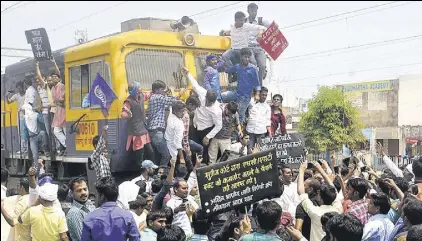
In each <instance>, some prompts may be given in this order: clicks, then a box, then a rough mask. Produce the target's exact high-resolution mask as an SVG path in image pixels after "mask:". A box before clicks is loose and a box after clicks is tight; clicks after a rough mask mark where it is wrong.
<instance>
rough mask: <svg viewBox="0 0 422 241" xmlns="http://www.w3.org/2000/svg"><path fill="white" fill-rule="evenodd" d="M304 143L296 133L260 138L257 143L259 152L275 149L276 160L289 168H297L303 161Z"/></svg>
mask: <svg viewBox="0 0 422 241" xmlns="http://www.w3.org/2000/svg"><path fill="white" fill-rule="evenodd" d="M304 144H305V143H304V141H303V140H302V138H301V137H300V136H299V134H297V133H291V134H286V135H284V136H282V135H277V136H273V137H266V138H262V139H261V142H260V143H259V150H260V151H265V150H269V149H273V148H275V149H276V150H277V152H276V155H277V160H278V161H279V164H281V163H283V164H286V165H288V166H290V167H293V168H295V167H298V166H299V165H300V163H302V162H303V161H304V159H305V152H304Z"/></svg>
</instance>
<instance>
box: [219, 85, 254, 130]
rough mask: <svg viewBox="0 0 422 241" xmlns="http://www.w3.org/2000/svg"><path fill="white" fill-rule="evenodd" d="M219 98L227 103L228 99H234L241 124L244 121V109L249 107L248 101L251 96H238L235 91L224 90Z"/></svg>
mask: <svg viewBox="0 0 422 241" xmlns="http://www.w3.org/2000/svg"><path fill="white" fill-rule="evenodd" d="M221 98H222V99H223V102H225V103H227V102H230V101H236V102H237V104H238V105H239V110H238V113H239V122H240V124H241V125H242V124H243V123H244V122H245V118H246V117H245V116H246V110H247V109H248V107H249V103H250V102H251V98H252V97H251V96H249V97H247V96H238V94H237V91H226V92H224V93H222V94H221Z"/></svg>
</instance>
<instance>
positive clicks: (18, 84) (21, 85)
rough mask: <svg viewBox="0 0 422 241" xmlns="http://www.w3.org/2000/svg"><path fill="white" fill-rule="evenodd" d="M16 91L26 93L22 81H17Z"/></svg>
mask: <svg viewBox="0 0 422 241" xmlns="http://www.w3.org/2000/svg"><path fill="white" fill-rule="evenodd" d="M16 91H17V92H18V93H20V94H25V87H24V85H23V82H22V81H19V82H18V83H16Z"/></svg>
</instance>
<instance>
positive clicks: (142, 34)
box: [0, 18, 231, 187]
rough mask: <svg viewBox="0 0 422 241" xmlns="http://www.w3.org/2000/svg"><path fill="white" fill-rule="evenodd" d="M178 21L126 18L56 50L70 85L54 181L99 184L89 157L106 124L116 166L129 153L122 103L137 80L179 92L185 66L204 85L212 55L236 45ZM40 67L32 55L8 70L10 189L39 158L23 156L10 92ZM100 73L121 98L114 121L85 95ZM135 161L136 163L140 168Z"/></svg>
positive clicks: (52, 166)
mask: <svg viewBox="0 0 422 241" xmlns="http://www.w3.org/2000/svg"><path fill="white" fill-rule="evenodd" d="M175 22H176V23H177V22H178V21H177V20H163V19H155V18H140V19H135V20H130V21H127V22H124V23H122V31H121V32H118V33H114V34H111V35H108V36H104V37H101V38H98V39H95V40H91V41H87V42H85V43H81V44H77V45H74V46H71V47H68V48H64V49H59V50H57V51H54V52H53V56H54V59H55V61H56V63H57V65H58V67H59V69H60V72H61V79H62V81H63V82H64V84H65V86H66V95H65V106H66V146H67V154H66V156H55V155H51V157H45V156H42V157H41V158H42V159H44V160H45V161H46V162H47V163H48V165H49V172H52V173H53V174H54V175H55V179H57V180H60V181H63V182H65V181H67V180H69V179H70V178H72V177H75V176H86V177H87V178H88V181H89V183H90V184H92V183H94V181H95V173H94V171H93V170H92V168H90V166H88V165H87V162H88V157H89V156H90V155H91V154H92V152H93V150H94V147H93V145H92V139H93V137H95V136H96V135H99V134H100V133H101V130H102V128H103V126H104V125H108V149H109V154H110V163H111V169H112V171H113V170H114V169H116V168H117V166H119V165H120V164H121V163H120V162H121V160H122V158H124V157H125V154H126V150H125V144H126V138H127V134H126V131H125V121H124V120H122V119H121V118H120V113H121V109H122V103H123V101H124V100H125V99H126V98H127V96H128V95H129V94H128V85H130V84H131V83H133V82H134V81H138V82H140V83H141V87H142V88H143V89H144V90H145V91H148V90H150V89H151V85H152V83H153V81H155V80H162V81H164V82H165V83H166V84H167V85H168V86H175V87H176V89H178V88H182V87H183V88H186V87H188V88H189V86H188V82H187V80H186V79H185V78H183V77H182V76H183V75H182V73H181V70H182V68H183V67H184V66H186V67H187V68H188V69H189V71H190V72H191V73H192V74H193V76H195V77H196V78H197V79H198V81H199V82H201V80H203V70H204V69H205V58H206V56H207V55H209V54H211V53H213V54H217V55H221V54H222V53H223V52H224V51H225V50H227V49H228V48H230V44H231V41H230V38H228V37H222V36H209V35H202V34H200V32H199V29H198V26H197V24H196V23H194V22H193V24H191V26H185V25H183V24H180V22H179V24H175ZM175 26H176V27H175ZM180 26H181V27H180ZM178 27H180V28H179V29H176V28H178ZM35 66H36V63H35V60H34V59H33V58H28V59H24V60H22V61H20V62H18V63H15V64H12V65H10V66H6V68H5V72H4V75H2V81H1V121H0V122H1V158H2V164H1V165H2V167H4V166H5V167H7V168H8V169H9V172H10V175H11V177H12V178H11V179H14V180H11V181H9V183H10V185H8V186H11V187H15V185H16V183H17V182H18V178H20V177H21V176H23V175H25V174H26V173H27V171H28V169H29V167H30V165H31V163H32V160H29V158H28V157H25V156H22V155H19V154H16V152H17V151H18V150H19V148H20V144H19V142H20V137H19V135H18V125H19V122H18V112H17V104H16V103H11V104H7V103H6V101H5V100H6V93H7V91H9V90H14V89H15V85H16V83H17V82H18V81H22V80H23V79H24V78H25V77H27V76H34V75H35ZM39 66H40V70H41V72H42V73H43V74H44V75H47V74H49V73H51V71H52V70H54V68H55V67H54V64H52V63H51V62H50V61H43V62H41V63H40V64H39ZM97 73H100V74H101V76H103V78H104V79H105V80H106V81H107V83H108V84H109V85H110V87H111V88H112V89H113V90H114V92H115V94H116V96H117V98H118V99H117V100H115V101H114V102H113V104H112V105H111V107H110V111H109V116H108V117H107V118H105V117H104V116H103V114H102V112H101V109H100V108H99V107H98V106H90V107H89V108H82V102H83V98H84V96H85V95H86V94H87V93H89V88H90V86H91V84H92V82H93V81H94V79H95V76H96V74H97ZM223 77H224V78H221V79H222V81H223V82H224V83H222V85H223V86H229V81H227V78H226V77H227V76H223ZM186 97H187V96H185V98H186ZM119 163H120V164H119ZM130 166H132V164H130ZM136 166H137V165H136V163H133V168H136ZM129 168H130V167H129ZM90 180H93V181H92V182H91V181H90ZM90 186H91V185H90ZM91 187H92V186H91Z"/></svg>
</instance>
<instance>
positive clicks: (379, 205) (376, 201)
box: [368, 193, 391, 215]
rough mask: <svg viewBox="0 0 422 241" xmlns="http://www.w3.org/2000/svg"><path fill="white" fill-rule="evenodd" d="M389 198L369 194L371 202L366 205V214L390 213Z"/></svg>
mask: <svg viewBox="0 0 422 241" xmlns="http://www.w3.org/2000/svg"><path fill="white" fill-rule="evenodd" d="M390 208H391V203H390V198H389V197H388V196H387V195H386V194H384V193H373V194H371V200H370V202H369V205H368V213H369V214H371V215H377V214H387V213H388V211H390Z"/></svg>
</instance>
